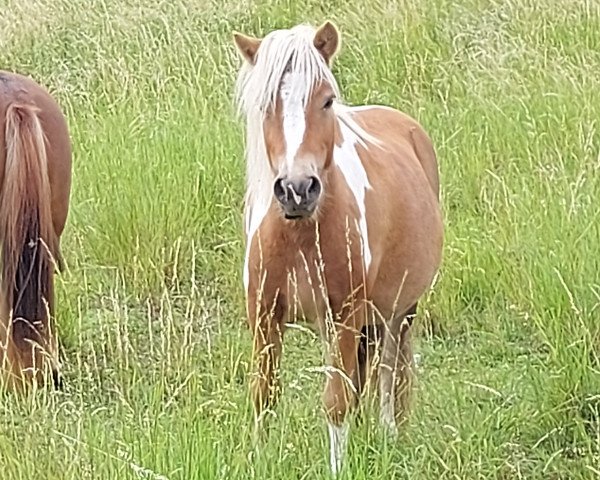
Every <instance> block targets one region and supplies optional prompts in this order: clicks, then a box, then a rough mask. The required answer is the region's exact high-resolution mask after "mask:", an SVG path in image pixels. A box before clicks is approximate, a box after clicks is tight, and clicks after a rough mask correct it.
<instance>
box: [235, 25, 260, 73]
mask: <svg viewBox="0 0 600 480" xmlns="http://www.w3.org/2000/svg"><path fill="white" fill-rule="evenodd" d="M233 41H234V42H235V46H236V47H237V49H238V50H239V52H240V53H241V54H242V56H243V57H244V59H245V60H246V61H247V62H248V63H249V64H251V65H254V64H255V63H256V52H258V47H260V42H261V40H260V38H254V37H249V36H247V35H244V34H242V33H238V32H233Z"/></svg>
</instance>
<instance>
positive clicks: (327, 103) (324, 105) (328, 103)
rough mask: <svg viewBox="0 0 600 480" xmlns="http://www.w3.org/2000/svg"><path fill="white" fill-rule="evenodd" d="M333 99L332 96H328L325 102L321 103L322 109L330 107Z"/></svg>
mask: <svg viewBox="0 0 600 480" xmlns="http://www.w3.org/2000/svg"><path fill="white" fill-rule="evenodd" d="M333 99H334V97H329V98H328V99H327V100H326V101H325V103H324V104H323V110H327V109H329V108H331V106H332V105H333Z"/></svg>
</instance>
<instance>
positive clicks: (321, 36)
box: [313, 20, 340, 64]
mask: <svg viewBox="0 0 600 480" xmlns="http://www.w3.org/2000/svg"><path fill="white" fill-rule="evenodd" d="M313 44H314V46H315V47H316V49H317V50H318V51H319V52H320V53H321V55H323V58H324V59H325V61H326V62H327V64H329V63H331V59H332V58H333V56H334V55H335V54H336V52H337V51H338V47H339V45H340V34H339V32H338V29H337V28H336V27H335V25H334V24H333V23H331V22H330V21H329V20H327V21H326V22H325V23H324V24H323V25H321V26H320V27H319V29H318V30H317V33H315V38H314V40H313Z"/></svg>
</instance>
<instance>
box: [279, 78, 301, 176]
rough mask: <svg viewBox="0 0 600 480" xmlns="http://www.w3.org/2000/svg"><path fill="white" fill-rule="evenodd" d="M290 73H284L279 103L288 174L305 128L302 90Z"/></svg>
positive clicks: (297, 80)
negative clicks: (280, 105)
mask: <svg viewBox="0 0 600 480" xmlns="http://www.w3.org/2000/svg"><path fill="white" fill-rule="evenodd" d="M294 77H295V76H294V75H293V74H291V73H286V74H285V76H284V77H283V80H282V82H281V91H280V95H281V104H282V115H283V138H284V139H285V165H286V166H287V170H288V174H289V173H290V172H291V171H292V168H293V165H294V159H295V158H296V155H297V154H298V150H300V146H301V145H302V140H303V139H304V132H305V130H306V118H305V112H304V103H303V101H302V90H301V89H299V88H298V87H297V86H298V85H299V80H301V79H298V78H294Z"/></svg>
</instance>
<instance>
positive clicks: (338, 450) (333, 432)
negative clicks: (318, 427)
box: [327, 422, 350, 475]
mask: <svg viewBox="0 0 600 480" xmlns="http://www.w3.org/2000/svg"><path fill="white" fill-rule="evenodd" d="M327 429H328V430H329V453H330V455H329V464H330V465H331V473H333V474H334V475H337V474H338V473H340V471H341V470H342V464H343V462H344V457H345V456H346V448H347V447H348V432H349V429H350V427H349V426H348V424H347V423H345V422H344V423H343V424H342V425H340V426H338V425H334V424H333V423H327Z"/></svg>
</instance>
